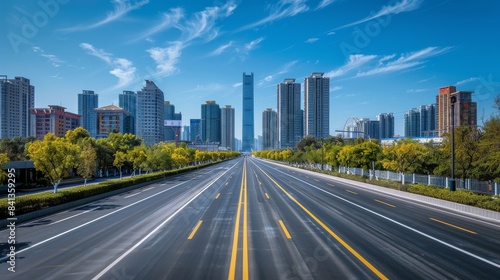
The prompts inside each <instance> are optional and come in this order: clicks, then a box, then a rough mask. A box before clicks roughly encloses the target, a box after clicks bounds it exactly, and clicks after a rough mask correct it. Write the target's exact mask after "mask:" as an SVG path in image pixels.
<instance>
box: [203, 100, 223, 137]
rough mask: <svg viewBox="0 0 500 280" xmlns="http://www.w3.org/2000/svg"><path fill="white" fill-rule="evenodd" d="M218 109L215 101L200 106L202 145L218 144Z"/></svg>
mask: <svg viewBox="0 0 500 280" xmlns="http://www.w3.org/2000/svg"><path fill="white" fill-rule="evenodd" d="M220 126H221V121H220V107H219V105H218V104H217V103H215V101H207V102H206V104H202V105H201V139H202V141H203V142H204V143H220V140H221V139H220V130H221V129H220Z"/></svg>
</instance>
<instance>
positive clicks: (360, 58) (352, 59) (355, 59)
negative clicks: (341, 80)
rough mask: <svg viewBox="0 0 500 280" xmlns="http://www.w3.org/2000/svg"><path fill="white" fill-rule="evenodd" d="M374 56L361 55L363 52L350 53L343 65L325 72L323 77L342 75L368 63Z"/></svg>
mask: <svg viewBox="0 0 500 280" xmlns="http://www.w3.org/2000/svg"><path fill="white" fill-rule="evenodd" d="M376 58H377V56H376V55H363V54H355V55H350V56H349V60H348V61H347V63H346V64H345V65H343V66H341V67H339V68H337V69H335V70H332V71H330V72H328V73H326V74H325V77H330V78H335V77H340V76H343V75H345V74H347V73H348V72H350V71H352V70H354V69H358V68H359V67H361V66H363V65H365V64H367V63H369V62H370V61H373V60H374V59H376Z"/></svg>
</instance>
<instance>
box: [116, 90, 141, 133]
mask: <svg viewBox="0 0 500 280" xmlns="http://www.w3.org/2000/svg"><path fill="white" fill-rule="evenodd" d="M118 106H119V107H120V108H123V110H125V111H127V112H129V113H130V118H131V120H132V124H133V126H132V130H131V131H130V133H132V134H135V121H136V119H137V116H136V115H137V109H136V108H137V94H136V93H135V92H133V91H129V90H124V91H123V93H122V94H119V95H118Z"/></svg>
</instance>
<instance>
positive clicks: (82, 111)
mask: <svg viewBox="0 0 500 280" xmlns="http://www.w3.org/2000/svg"><path fill="white" fill-rule="evenodd" d="M97 107H99V95H98V94H96V93H95V92H94V91H93V90H83V91H82V93H79V94H78V115H80V116H81V118H80V124H81V126H82V127H83V128H85V129H86V130H87V131H88V132H89V133H90V136H92V137H94V138H95V137H96V136H97V116H96V113H95V111H94V109H95V108H97Z"/></svg>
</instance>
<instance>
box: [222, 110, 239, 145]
mask: <svg viewBox="0 0 500 280" xmlns="http://www.w3.org/2000/svg"><path fill="white" fill-rule="evenodd" d="M234 129H235V124H234V108H232V107H231V105H226V107H224V108H222V109H221V144H220V146H221V147H222V148H225V149H227V150H231V151H234V150H235V149H236V146H235V144H234Z"/></svg>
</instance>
